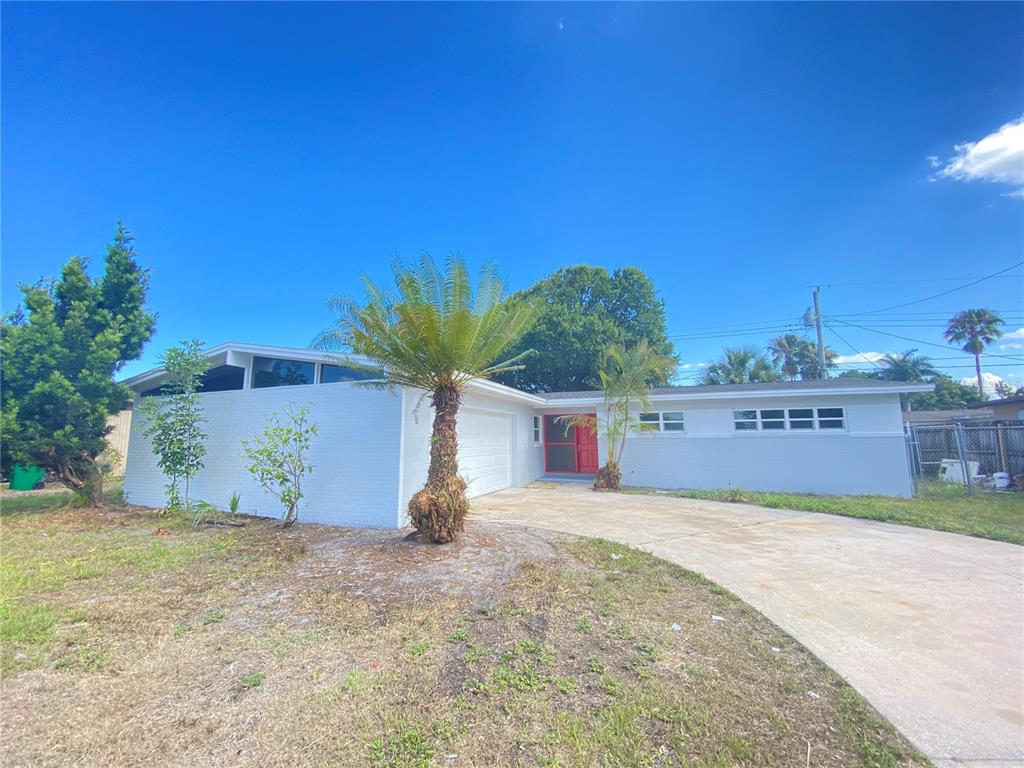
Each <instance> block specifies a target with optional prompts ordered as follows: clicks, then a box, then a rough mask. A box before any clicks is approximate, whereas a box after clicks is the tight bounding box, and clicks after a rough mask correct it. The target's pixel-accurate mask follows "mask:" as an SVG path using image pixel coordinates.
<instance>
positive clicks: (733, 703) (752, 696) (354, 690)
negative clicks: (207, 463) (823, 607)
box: [0, 509, 924, 768]
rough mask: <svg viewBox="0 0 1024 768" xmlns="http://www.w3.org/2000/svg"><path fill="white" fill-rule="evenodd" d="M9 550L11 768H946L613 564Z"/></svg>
mask: <svg viewBox="0 0 1024 768" xmlns="http://www.w3.org/2000/svg"><path fill="white" fill-rule="evenodd" d="M161 530H163V531H167V535H154V533H155V532H157V531H161ZM2 543H3V555H4V557H3V581H2V587H3V591H2V593H0V594H2V597H3V603H2V606H3V614H2V616H0V618H2V619H3V634H2V637H3V639H4V655H3V663H4V676H3V679H2V682H0V685H2V695H3V709H2V713H0V725H2V728H3V737H4V763H5V765H9V766H72V765H74V766H105V767H109V766H114V765H116V766H179V765H180V766H214V765H218V766H220V765H233V766H234V765H237V766H249V765H252V766H275V765H288V766H294V765H309V766H349V765H352V766H362V765H374V766H407V765H409V766H416V765H422V766H426V765H462V766H484V765H496V766H532V765H547V766H555V765H558V766H589V765H609V766H643V765H650V766H660V765H686V766H730V765H737V766H748V765H749V766H781V767H785V768H788V767H789V766H804V765H806V760H807V750H808V745H810V765H812V766H855V765H867V766H879V767H881V768H884V767H887V766H900V765H906V766H912V765H923V764H924V761H923V760H922V759H921V758H920V757H919V756H917V755H916V753H914V752H913V750H911V749H909V748H908V747H907V746H906V744H905V743H904V742H903V741H902V740H901V739H900V737H899V736H898V735H896V734H895V733H894V732H893V730H892V729H891V727H890V726H889V725H888V724H887V723H885V722H884V721H882V720H881V719H880V718H879V717H878V716H877V715H875V714H874V713H873V712H872V711H871V710H870V709H869V708H868V707H867V706H866V705H865V704H864V703H863V702H862V701H861V700H860V699H859V697H857V696H856V695H855V694H854V693H853V692H852V691H851V690H850V689H849V688H848V687H847V686H846V685H845V684H844V683H843V682H842V681H841V680H840V679H838V678H837V677H836V676H835V675H834V674H832V673H831V672H829V671H828V670H827V669H826V668H824V667H823V666H822V665H821V664H820V663H819V662H818V661H817V660H816V659H815V658H814V657H812V656H811V655H810V654H809V653H808V652H807V651H805V650H804V649H803V648H802V647H800V646H799V645H798V644H797V643H795V642H794V641H792V640H791V639H790V638H788V637H786V636H785V635H784V634H783V633H781V631H780V630H778V629H777V628H775V627H774V626H773V625H771V624H770V623H769V622H767V621H766V620H765V619H764V618H763V617H761V616H760V615H758V614H756V613H755V612H754V611H752V610H751V609H749V608H748V607H746V606H745V605H744V604H743V603H741V602H739V601H738V600H736V599H735V598H733V597H732V596H731V595H729V594H728V593H726V592H724V591H723V590H721V589H720V588H718V587H716V586H714V585H712V584H709V583H707V582H705V581H704V580H703V579H702V578H700V577H699V576H696V575H694V574H691V573H688V572H686V571H683V570H682V569H679V568H677V567H675V566H672V565H670V564H668V563H665V562H663V561H660V560H657V559H655V558H653V557H650V556H648V555H645V554H642V553H639V552H637V551H635V550H630V549H627V548H625V547H620V546H618V545H613V544H610V543H607V542H600V541H593V540H571V539H555V538H552V537H549V536H548V535H546V534H540V533H535V532H528V531H526V530H524V529H519V528H515V527H499V526H488V527H486V528H484V527H483V526H480V525H472V524H471V525H470V528H469V531H468V532H467V534H466V535H465V537H464V538H463V539H461V540H460V542H459V543H457V544H455V545H451V546H448V547H434V546H429V545H421V544H416V543H413V542H408V541H403V538H402V535H401V534H399V533H395V532H371V531H348V530H343V529H336V528H329V527H325V526H311V525H310V526H307V525H299V526H296V527H295V528H293V529H290V530H288V531H282V530H280V529H278V528H276V527H275V526H274V525H273V524H272V523H270V522H269V521H260V520H249V521H248V524H247V526H246V527H245V528H244V529H239V530H234V529H204V530H200V531H190V530H188V529H187V528H186V527H184V526H182V525H181V524H180V523H178V522H177V521H176V520H174V519H171V518H167V517H162V516H158V515H156V514H155V513H153V512H151V511H147V510H138V509H131V510H108V511H98V510H91V509H80V510H62V511H54V512H47V513H36V514H27V515H16V516H13V517H8V518H5V521H4V528H3V542H2ZM40 606H42V607H43V609H40ZM716 617H717V618H716ZM812 694H813V695H812Z"/></svg>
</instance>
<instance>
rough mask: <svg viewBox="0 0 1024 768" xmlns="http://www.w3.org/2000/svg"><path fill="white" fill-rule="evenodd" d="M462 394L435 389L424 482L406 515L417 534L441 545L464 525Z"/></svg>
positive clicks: (464, 484) (443, 388)
mask: <svg viewBox="0 0 1024 768" xmlns="http://www.w3.org/2000/svg"><path fill="white" fill-rule="evenodd" d="M461 402H462V395H461V393H460V392H459V391H458V389H456V388H455V387H441V388H438V389H436V390H435V391H434V393H433V395H432V397H431V403H432V405H433V407H434V426H433V430H432V432H431V435H430V468H429V469H428V470H427V483H426V485H424V486H423V489H422V490H420V491H419V492H417V493H416V495H415V496H413V497H412V499H411V500H410V501H409V518H410V519H411V520H412V524H413V526H415V528H416V530H417V531H419V532H420V533H422V534H424V535H427V536H429V537H430V538H431V540H432V541H435V542H437V543H439V544H444V543H447V542H449V541H451V540H452V539H454V538H455V535H456V534H457V533H460V532H461V531H462V530H463V529H464V528H465V519H466V512H467V511H468V509H469V504H468V502H467V501H466V481H465V480H463V479H462V478H461V477H459V435H458V431H457V425H456V417H457V415H458V413H459V405H460V404H461Z"/></svg>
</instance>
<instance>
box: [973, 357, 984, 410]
mask: <svg viewBox="0 0 1024 768" xmlns="http://www.w3.org/2000/svg"><path fill="white" fill-rule="evenodd" d="M974 370H975V372H976V373H977V374H978V397H980V398H981V399H982V400H984V399H985V381H984V379H982V378H981V355H979V354H978V353H977V352H975V353H974Z"/></svg>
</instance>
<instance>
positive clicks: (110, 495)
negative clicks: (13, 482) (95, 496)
mask: <svg viewBox="0 0 1024 768" xmlns="http://www.w3.org/2000/svg"><path fill="white" fill-rule="evenodd" d="M4 487H5V488H6V484H5V486H4ZM51 487H52V486H51ZM103 495H104V496H105V497H106V499H107V501H108V502H109V503H111V504H120V503H122V502H123V500H124V496H123V494H122V492H121V481H120V480H117V481H115V482H111V483H107V484H106V485H105V486H104V489H103ZM83 504H84V501H83V500H82V499H81V498H80V497H79V496H77V495H76V494H74V493H72V492H71V491H68V490H60V491H49V490H47V491H45V492H44V491H22V492H20V493H5V494H4V495H3V496H2V497H0V515H10V514H15V513H19V512H35V511H41V510H44V509H55V508H59V507H71V506H82V505H83Z"/></svg>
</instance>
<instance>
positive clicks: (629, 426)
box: [557, 339, 678, 490]
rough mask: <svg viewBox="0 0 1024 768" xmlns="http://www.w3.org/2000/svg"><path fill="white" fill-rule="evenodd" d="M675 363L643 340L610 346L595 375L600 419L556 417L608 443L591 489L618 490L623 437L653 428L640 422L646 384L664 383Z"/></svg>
mask: <svg viewBox="0 0 1024 768" xmlns="http://www.w3.org/2000/svg"><path fill="white" fill-rule="evenodd" d="M677 362H678V361H677V360H676V359H675V358H674V357H672V356H671V355H661V354H658V353H657V352H656V351H655V350H654V349H653V348H652V347H651V345H650V344H649V343H648V342H647V340H646V339H641V340H640V341H638V342H637V343H636V344H634V345H633V346H631V347H626V346H625V345H623V344H610V345H608V346H607V347H605V349H604V350H603V351H602V352H601V360H600V367H599V368H598V372H597V373H598V376H600V378H601V389H602V391H603V392H604V413H603V414H602V417H601V418H600V419H598V418H595V417H593V416H590V415H588V414H582V413H581V414H577V415H574V416H559V417H558V419H557V421H563V422H568V423H570V424H573V425H574V426H576V428H577V429H593V430H599V431H601V432H603V433H604V436H605V439H606V440H607V441H608V451H607V460H606V461H605V464H604V466H602V467H601V468H600V469H599V470H598V471H597V476H596V477H595V478H594V488H596V489H597V490H618V489H619V487H620V485H621V483H622V469H621V467H620V463H621V461H622V453H623V451H624V450H625V449H626V438H627V437H629V436H630V435H631V434H644V433H646V432H651V431H654V430H655V429H657V425H656V424H653V423H651V422H646V421H640V413H641V412H643V411H649V410H650V408H651V404H650V400H649V399H648V392H649V390H648V383H649V382H651V381H665V380H666V379H667V378H668V377H669V376H671V374H672V371H673V369H674V368H675V366H676V363H677Z"/></svg>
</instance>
